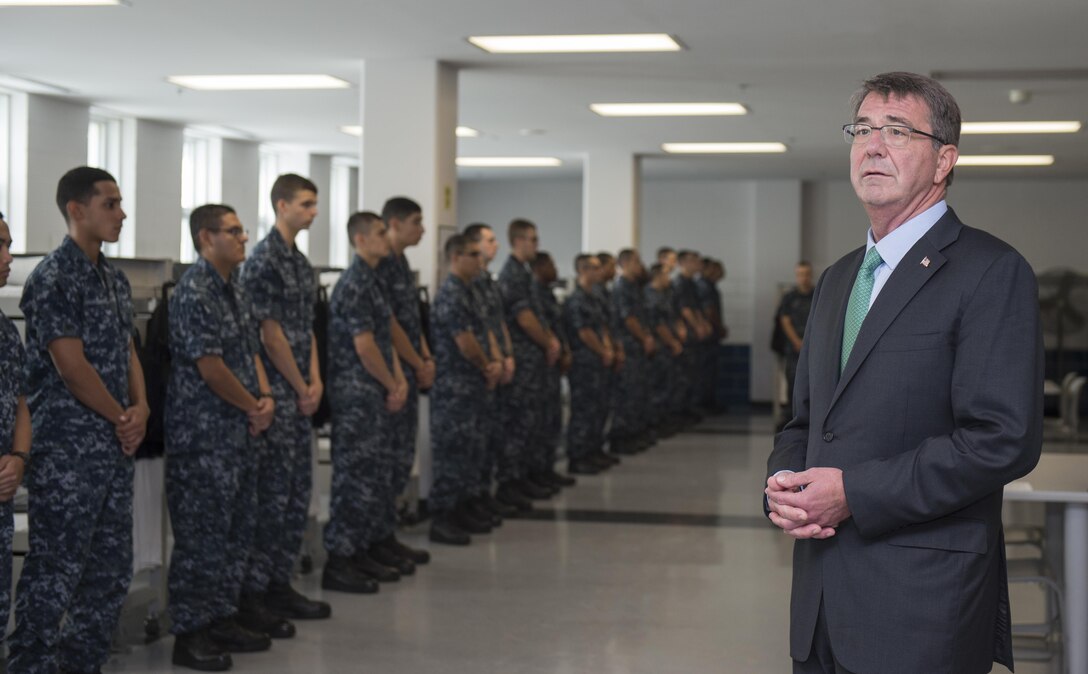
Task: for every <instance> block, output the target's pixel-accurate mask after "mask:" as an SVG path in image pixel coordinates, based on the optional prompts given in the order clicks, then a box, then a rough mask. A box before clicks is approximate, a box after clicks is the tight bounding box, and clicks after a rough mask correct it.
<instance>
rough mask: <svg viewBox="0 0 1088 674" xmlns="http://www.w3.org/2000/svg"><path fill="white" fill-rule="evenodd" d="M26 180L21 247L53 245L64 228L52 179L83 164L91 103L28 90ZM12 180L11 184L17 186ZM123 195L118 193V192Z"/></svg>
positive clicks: (49, 247) (42, 248)
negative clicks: (87, 103) (29, 92)
mask: <svg viewBox="0 0 1088 674" xmlns="http://www.w3.org/2000/svg"><path fill="white" fill-rule="evenodd" d="M25 101H26V106H27V107H26V122H27V135H26V162H27V163H26V166H25V167H21V166H13V167H12V169H13V171H12V173H17V172H20V171H22V175H23V176H25V178H26V183H25V192H24V193H25V194H26V202H25V211H24V213H25V217H26V235H25V236H26V244H25V248H24V250H26V251H27V252H31V253H44V252H48V251H51V250H53V249H54V248H56V247H57V245H58V244H60V242H61V241H62V240H63V239H64V235H65V234H67V233H68V230H67V228H66V227H65V224H64V217H63V216H62V215H61V213H60V211H59V210H58V209H57V181H59V180H60V178H61V176H63V175H64V174H65V173H67V172H68V171H69V170H71V169H73V168H75V167H77V166H83V165H85V164H86V163H87V126H88V124H89V123H90V108H89V107H88V106H87V105H85V104H83V103H73V102H71V101H66V100H63V99H60V98H51V97H49V96H39V95H36V94H30V95H28V96H27V97H26V99H25ZM17 184H18V183H17V182H16V181H13V187H16V186H17ZM122 194H123V193H122Z"/></svg>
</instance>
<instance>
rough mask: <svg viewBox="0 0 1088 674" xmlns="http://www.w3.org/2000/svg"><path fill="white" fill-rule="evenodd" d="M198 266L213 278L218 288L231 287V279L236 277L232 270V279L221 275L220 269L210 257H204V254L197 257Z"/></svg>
mask: <svg viewBox="0 0 1088 674" xmlns="http://www.w3.org/2000/svg"><path fill="white" fill-rule="evenodd" d="M196 266H197V267H198V268H199V269H200V270H201V271H202V272H203V273H204V274H206V275H207V276H208V277H209V278H211V279H213V282H214V283H215V285H216V287H217V288H226V287H229V286H230V279H233V278H234V274H233V272H232V273H231V276H230V279H224V278H223V277H222V276H220V275H219V270H218V269H216V268H215V267H214V266H213V265H212V263H211V262H209V261H208V258H206V257H204V256H203V255H201V256H200V257H198V258H197V259H196Z"/></svg>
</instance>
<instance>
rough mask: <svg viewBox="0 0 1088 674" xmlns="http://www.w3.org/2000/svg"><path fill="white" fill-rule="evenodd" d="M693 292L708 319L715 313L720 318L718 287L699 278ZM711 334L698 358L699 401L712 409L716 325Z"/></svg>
mask: <svg viewBox="0 0 1088 674" xmlns="http://www.w3.org/2000/svg"><path fill="white" fill-rule="evenodd" d="M695 292H696V296H697V297H698V298H699V308H700V309H702V311H703V315H704V316H707V317H708V318H709V317H711V316H713V315H714V313H713V312H715V311H716V312H717V316H718V318H719V319H720V318H721V315H722V313H721V311H722V297H721V294H720V293H719V292H718V285H717V284H716V283H713V282H711V281H710V279H708V278H706V277H704V276H699V278H697V279H695ZM710 328H711V334H710V336H709V337H707V338H706V340H705V341H704V343H703V346H702V353H701V354H700V358H699V401H700V404H701V405H703V406H704V407H708V408H714V407H717V404H718V400H717V398H718V396H717V393H716V389H717V383H718V344H719V340H720V337H719V336H718V333H717V332H715V331H716V330H717V326H716V325H711V326H710Z"/></svg>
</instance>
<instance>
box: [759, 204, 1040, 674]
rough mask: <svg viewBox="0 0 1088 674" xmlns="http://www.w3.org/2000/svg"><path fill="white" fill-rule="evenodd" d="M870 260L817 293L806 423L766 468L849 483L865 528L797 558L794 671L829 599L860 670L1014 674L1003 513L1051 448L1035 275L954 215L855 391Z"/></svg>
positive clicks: (878, 321)
mask: <svg viewBox="0 0 1088 674" xmlns="http://www.w3.org/2000/svg"><path fill="white" fill-rule="evenodd" d="M864 254H865V248H864V247H863V248H860V249H858V250H855V251H853V252H852V253H850V254H849V255H847V256H846V257H844V258H842V259H841V260H839V261H838V262H836V263H835V264H834V265H833V266H832V267H831V268H829V269H828V270H827V271H826V272H825V273H824V274H823V276H822V277H821V278H820V281H819V283H818V284H817V286H816V291H815V295H814V297H813V304H812V314H811V316H810V318H809V322H808V327H807V329H806V331H805V341H804V346H803V348H802V350H801V355H800V361H799V364H798V369H797V380H796V390H795V393H794V401H793V404H794V413H795V417H794V419H793V420H792V421H791V422H790V423H789V424H788V425H787V426H786V428H785V430H783V432H782V433H781V434H779V435H778V437H777V438H776V439H775V446H774V451H773V452H772V453H771V456H770V458H769V459H768V461H767V469H768V473H767V475H768V476H770V475H772V474H774V473H776V472H778V471H780V470H786V469H788V470H793V471H802V470H805V469H806V468H812V467H818V466H830V467H836V468H841V469H842V471H843V482H844V486H845V489H846V499H847V503H848V504H849V506H850V510H851V512H852V515H853V516H852V517H851V518H850V519H848V520H847V521H845V522H843V523H842V524H841V525H840V526H839V527H838V531H837V533H836V535H835V536H833V537H832V538H830V539H827V540H822V541H817V540H808V541H798V542H797V543H796V545H795V548H794V564H793V598H792V602H791V611H790V618H791V621H790V623H791V627H790V655H791V656H792V657H793V658H794V659H796V660H802V661H803V660H805V659H806V658H807V657H808V655H809V651H810V648H811V643H812V635H813V630H814V627H815V624H816V616H817V613H818V611H819V607H820V602H821V600H822V601H823V604H824V610H825V615H826V619H827V624H828V630H829V633H830V636H831V642H832V646H833V648H834V651H835V655H836V657H837V658H838V659H839V661H840V662H841V663H842V665H843V666H845V667H846V668H847V669H849V670H850V671H856V672H859V673H862V674H867V673H869V672H880V673H881V674H893V673H895V672H903V673H904V674H905V673H908V672H909V673H910V674H917V673H919V672H925V673H926V674H936V673H939V672H947V673H948V674H973V673H975V672H989V671H990V670H991V668H992V663H993V661H995V660H996V661H997V662H1000V663H1002V664H1005V665H1007V666H1010V667H1011V665H1012V648H1011V637H1010V630H1009V626H1010V617H1009V601H1008V586H1007V582H1006V576H1005V554H1004V541H1003V536H1002V527H1001V498H1002V488H1003V486H1004V485H1005V484H1006V483H1008V482H1010V481H1012V480H1014V479H1016V478H1018V477H1021V476H1023V475H1025V474H1026V473H1028V472H1029V471H1030V470H1031V469H1032V468H1033V467H1034V466H1035V464H1036V463H1037V461H1038V459H1039V452H1040V449H1041V445H1042V429H1041V427H1042V400H1043V394H1042V383H1043V346H1042V333H1041V331H1040V326H1039V308H1038V306H1039V305H1038V291H1037V288H1036V282H1035V275H1034V273H1033V272H1032V270H1031V268H1030V267H1029V266H1028V264H1027V262H1026V261H1025V260H1024V259H1023V257H1021V256H1020V254H1019V253H1017V252H1016V251H1015V250H1013V249H1012V248H1011V247H1010V246H1008V245H1007V244H1005V243H1004V242H1002V241H1000V240H998V239H996V238H994V237H993V236H991V235H989V234H987V233H985V232H982V231H980V230H977V229H972V228H970V227H967V226H965V225H964V224H963V223H961V222H960V220H959V219H958V218H957V217H956V214H955V213H954V212H953V211H952V210H951V209H949V211H948V212H947V213H946V214H945V215H944V217H942V218H941V219H940V220H939V221H938V222H937V223H936V224H935V225H934V226H933V228H932V229H930V231H929V232H928V233H927V234H926V235H925V236H923V237H922V238H921V239H920V240H919V241H918V243H917V244H916V245H915V246H914V247H913V248H912V249H911V250H910V252H908V253H907V255H906V257H904V258H903V260H902V262H900V264H899V265H898V266H897V267H896V269H895V271H894V272H893V273H892V275H891V276H890V277H889V279H888V281H887V283H886V285H885V286H884V287H883V289H882V290H881V292H880V294H879V295H878V296H877V299H876V301H875V302H874V303H873V306H872V308H871V309H870V311H869V314H868V315H867V316H866V318H865V322H864V323H863V325H862V327H861V331H860V333H859V334H858V339H857V342H856V344H855V346H854V350H853V351H852V353H851V355H850V359H849V361H848V362H847V365H846V369H845V370H844V371H843V373H842V376H840V375H839V353H840V348H841V344H842V333H843V321H844V318H845V315H846V305H847V302H848V300H849V297H850V290H851V288H852V287H853V283H854V278H855V277H856V276H857V271H858V269H859V267H860V266H861V261H862V258H863V256H864ZM925 259H928V260H929V263H928V265H926V264H923V260H925Z"/></svg>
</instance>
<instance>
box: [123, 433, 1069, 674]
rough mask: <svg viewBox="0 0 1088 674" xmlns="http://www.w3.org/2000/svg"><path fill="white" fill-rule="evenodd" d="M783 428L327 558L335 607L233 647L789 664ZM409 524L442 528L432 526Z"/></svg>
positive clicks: (553, 662)
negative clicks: (778, 508)
mask: <svg viewBox="0 0 1088 674" xmlns="http://www.w3.org/2000/svg"><path fill="white" fill-rule="evenodd" d="M771 441H772V434H771V423H770V420H769V418H765V417H755V418H747V417H743V418H742V417H727V418H720V419H715V420H712V421H711V422H708V423H705V424H703V425H702V426H701V427H700V428H699V429H698V432H695V433H685V434H682V435H679V436H677V437H675V438H672V439H670V440H667V441H665V442H663V443H661V444H660V445H659V446H658V447H656V448H654V449H653V450H651V451H650V452H648V453H645V454H643V455H640V456H636V457H633V458H630V459H625V460H624V462H623V465H621V466H619V467H617V468H615V469H613V470H612V471H610V472H609V473H607V474H605V475H603V476H598V477H584V478H580V479H579V485H578V486H577V487H575V488H573V489H570V490H567V491H566V492H564V494H562V495H561V496H559V497H557V498H556V499H554V500H553V501H551V502H548V503H542V504H541V507H540V509H539V512H537V513H536V514H535V515H534V516H533V517H532V518H531V519H527V520H517V521H508V522H506V524H505V525H504V526H503V527H502V528H501V529H499V530H498V531H497V532H495V533H494V534H492V535H490V536H480V537H477V538H476V541H475V542H474V543H473V545H472V546H471V547H468V548H461V549H449V548H440V547H439V548H437V549H436V548H435V547H433V546H432V547H431V549H432V551H433V552H434V556H435V559H434V561H433V562H432V563H431V564H430V565H429V566H426V567H423V568H422V569H421V570H420V572H419V573H418V574H417V575H416V576H415V577H412V578H407V579H405V580H403V581H401V582H400V583H398V584H394V585H383V586H382V590H381V592H380V593H379V594H378V595H375V596H366V597H355V596H350V595H344V594H336V593H328V592H326V593H322V592H321V590H320V589H319V582H318V578H317V577H316V574H314V575H311V576H306V577H303V578H301V579H300V580H299V581H298V587H299V588H300V589H302V590H304V591H305V592H307V593H309V594H311V595H314V596H323V598H324V599H326V600H328V601H330V602H331V603H332V605H333V619H332V620H328V621H323V622H318V623H308V624H307V623H300V624H299V626H298V627H299V631H298V636H297V637H296V638H294V639H292V640H290V641H280V642H276V644H275V645H274V647H273V649H272V650H271V651H270V652H267V653H259V654H253V655H236V656H234V659H235V667H234V670H233V671H236V672H261V673H262V674H278V673H286V672H305V673H306V674H343V673H345V672H357V671H358V672H377V673H381V674H399V673H406V674H408V673H410V674H461V673H465V674H468V673H472V674H488V673H494V674H510V673H517V674H688V673H691V674H696V673H698V674H702V673H710V672H723V673H734V672H736V673H743V674H763V673H766V674H781V673H782V672H788V671H790V661H789V659H788V656H787V647H786V635H787V628H788V616H787V610H788V605H789V585H790V554H791V543H790V541H789V540H788V539H787V538H786V537H785V536H783V535H782V534H780V533H776V531H775V530H774V529H773V528H772V527H770V526H769V525H768V524H767V523H766V521H765V520H764V518H763V515H762V509H761V501H760V499H761V484H762V482H763V474H764V469H765V465H766V457H767V453H768V451H769V450H770V446H771ZM404 539H405V540H406V541H410V542H411V543H413V544H418V545H421V546H427V545H428V544H427V543H426V541H425V535H424V532H423V531H422V530H420V531H414V532H408V533H407V534H406V535H405V536H404ZM1015 603H1016V598H1015V596H1014V604H1015ZM171 646H172V639H170V638H166V639H163V640H161V641H160V642H158V643H155V644H152V645H150V646H147V647H138V648H135V649H134V650H133V651H132V652H131V653H129V654H127V655H124V656H119V657H117V658H115V659H114V661H113V662H111V663H110V665H109V666H108V667H107V668H106V671H107V672H141V673H145V672H146V673H151V672H168V671H174V670H173V669H172V667H171V665H170V649H171ZM995 671H998V672H1005V670H1004V668H1001V667H998V668H997V669H995ZM1017 671H1018V672H1020V673H1021V674H1043V673H1044V672H1047V671H1048V670H1047V669H1046V667H1045V666H1042V665H1038V664H1034V663H1022V664H1020V665H1018V667H1017Z"/></svg>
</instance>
